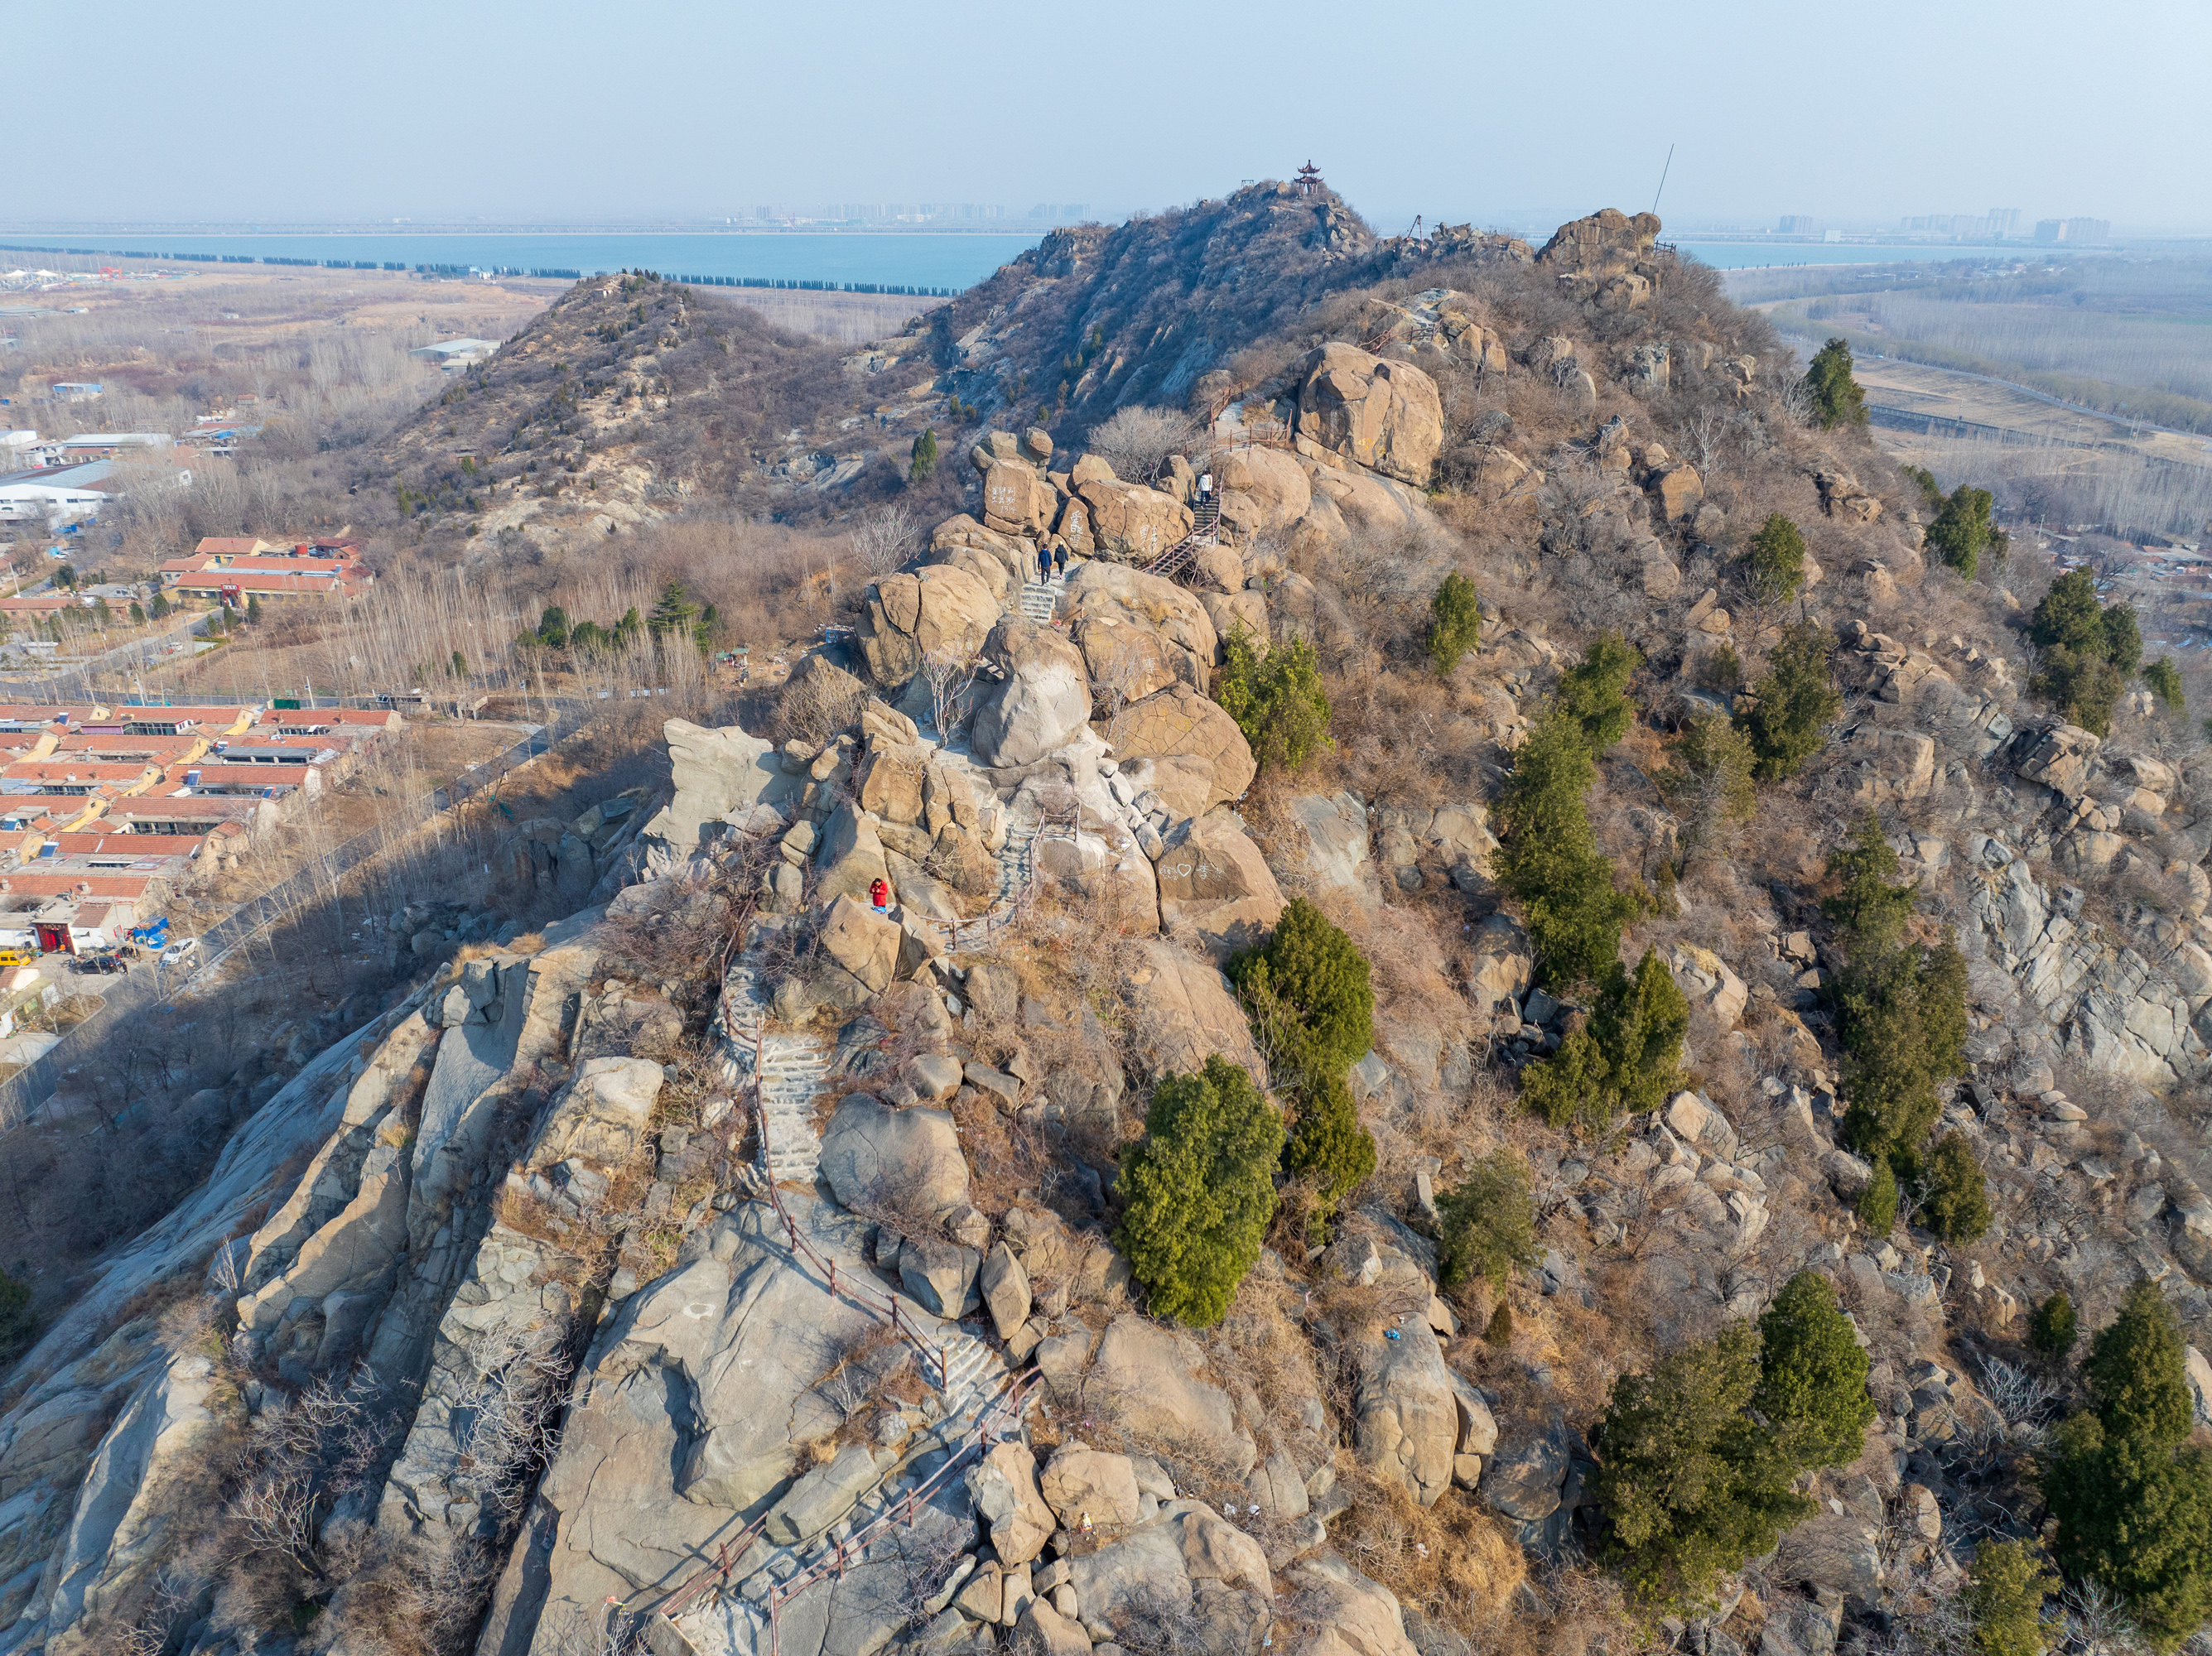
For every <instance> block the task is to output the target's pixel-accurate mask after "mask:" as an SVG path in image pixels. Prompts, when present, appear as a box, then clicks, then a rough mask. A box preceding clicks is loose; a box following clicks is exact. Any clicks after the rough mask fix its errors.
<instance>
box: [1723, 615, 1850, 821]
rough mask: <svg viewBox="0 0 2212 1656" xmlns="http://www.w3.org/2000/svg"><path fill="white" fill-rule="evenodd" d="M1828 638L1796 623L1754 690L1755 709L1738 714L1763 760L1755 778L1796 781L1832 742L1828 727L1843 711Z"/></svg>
mask: <svg viewBox="0 0 2212 1656" xmlns="http://www.w3.org/2000/svg"><path fill="white" fill-rule="evenodd" d="M1829 652H1830V646H1829V640H1828V635H1827V634H1826V633H1825V632H1823V631H1822V630H1821V628H1820V625H1819V624H1818V623H1817V622H1809V621H1799V622H1792V623H1791V624H1790V626H1788V627H1787V628H1784V629H1783V634H1782V638H1781V640H1780V641H1779V642H1778V644H1776V646H1774V649H1773V650H1772V652H1770V653H1769V654H1768V656H1767V658H1766V676H1765V678H1763V679H1761V680H1760V681H1759V682H1758V683H1757V684H1755V685H1753V687H1752V697H1753V701H1752V705H1751V706H1750V707H1747V708H1746V709H1745V710H1744V711H1743V712H1742V713H1739V714H1737V716H1736V719H1737V722H1738V723H1739V724H1741V725H1742V726H1743V731H1744V734H1745V735H1746V736H1747V737H1750V738H1751V747H1752V751H1753V754H1755V755H1757V756H1758V759H1757V763H1756V764H1755V765H1753V769H1752V773H1753V775H1754V776H1756V777H1758V778H1759V780H1760V781H1762V782H1779V781H1783V780H1784V779H1788V778H1790V777H1792V776H1795V775H1796V774H1797V773H1798V772H1799V771H1801V770H1802V769H1803V768H1804V767H1805V762H1806V761H1808V759H1810V758H1812V756H1813V755H1814V754H1816V753H1818V752H1819V751H1820V744H1821V743H1823V742H1825V741H1826V740H1827V727H1828V726H1829V725H1831V724H1832V723H1833V722H1834V720H1835V718H1836V715H1837V714H1838V713H1841V712H1842V711H1843V707H1844V699H1843V697H1842V696H1840V695H1838V694H1837V692H1836V686H1835V680H1834V676H1833V675H1832V673H1831V672H1830V671H1829V668H1828V657H1829Z"/></svg>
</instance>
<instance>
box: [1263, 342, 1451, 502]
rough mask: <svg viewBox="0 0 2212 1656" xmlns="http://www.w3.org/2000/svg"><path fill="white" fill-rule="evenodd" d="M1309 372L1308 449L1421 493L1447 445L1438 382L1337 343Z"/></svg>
mask: <svg viewBox="0 0 2212 1656" xmlns="http://www.w3.org/2000/svg"><path fill="white" fill-rule="evenodd" d="M1297 433H1298V437H1299V439H1300V440H1301V442H1302V443H1309V442H1310V443H1312V444H1314V445H1315V446H1317V447H1319V448H1321V449H1322V450H1324V451H1326V452H1328V453H1329V454H1332V455H1335V456H1339V457H1340V458H1343V459H1346V460H1350V461H1352V462H1353V463H1355V464H1358V465H1362V466H1364V467H1366V468H1367V469H1368V470H1370V471H1378V472H1381V473H1382V474H1383V476H1388V477H1395V478H1397V479H1398V480H1399V481H1400V482H1407V483H1411V484H1413V486H1414V487H1416V488H1421V487H1425V485H1426V484H1427V482H1428V481H1429V473H1430V472H1431V470H1433V469H1434V467H1435V465H1436V459H1437V450H1439V449H1440V448H1442V447H1443V433H1444V422H1443V403H1442V401H1441V400H1440V399H1439V398H1438V397H1437V382H1436V381H1435V380H1433V379H1430V378H1429V376H1428V375H1427V374H1425V373H1422V372H1421V370H1420V369H1419V368H1417V367H1413V365H1412V364H1411V363H1409V362H1397V361H1391V360H1389V358H1386V357H1379V356H1370V355H1368V354H1367V353H1366V352H1365V351H1363V350H1361V349H1359V348H1358V346H1356V345H1346V344H1340V343H1330V344H1327V345H1323V346H1322V347H1321V348H1320V349H1318V350H1316V351H1315V352H1314V353H1313V354H1312V355H1310V356H1309V357H1308V358H1307V359H1306V361H1305V363H1304V382H1303V383H1302V384H1301V385H1299V387H1298V416H1297Z"/></svg>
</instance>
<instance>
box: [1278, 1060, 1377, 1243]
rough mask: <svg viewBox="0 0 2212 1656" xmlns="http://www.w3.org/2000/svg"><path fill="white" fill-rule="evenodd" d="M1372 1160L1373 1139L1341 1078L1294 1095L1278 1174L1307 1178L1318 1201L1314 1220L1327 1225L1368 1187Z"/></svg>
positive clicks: (1374, 1152)
mask: <svg viewBox="0 0 2212 1656" xmlns="http://www.w3.org/2000/svg"><path fill="white" fill-rule="evenodd" d="M1375 1160H1376V1149H1375V1135H1374V1134H1372V1133H1370V1132H1369V1131H1367V1129H1366V1128H1365V1127H1364V1126H1362V1125H1360V1122H1359V1107H1358V1104H1357V1103H1355V1102H1354V1101H1353V1100H1352V1089H1351V1087H1350V1086H1349V1085H1348V1084H1347V1083H1346V1082H1345V1080H1344V1078H1343V1077H1334V1079H1332V1080H1330V1081H1328V1082H1327V1083H1324V1084H1322V1086H1320V1087H1317V1088H1316V1087H1302V1088H1300V1089H1298V1105H1297V1119H1296V1120H1295V1121H1293V1122H1292V1123H1291V1131H1290V1138H1289V1142H1288V1143H1285V1145H1284V1147H1283V1171H1284V1172H1285V1173H1286V1174H1289V1175H1290V1176H1291V1178H1293V1179H1297V1178H1301V1177H1304V1176H1306V1175H1309V1174H1310V1175H1311V1176H1312V1178H1313V1180H1314V1186H1315V1191H1316V1194H1317V1195H1318V1196H1319V1198H1320V1204H1319V1207H1318V1210H1317V1212H1316V1217H1317V1218H1319V1219H1322V1220H1326V1219H1327V1218H1328V1216H1329V1215H1330V1214H1332V1213H1334V1212H1335V1211H1336V1210H1337V1209H1338V1208H1339V1207H1340V1205H1342V1204H1343V1201H1344V1198H1346V1197H1347V1196H1349V1195H1351V1194H1352V1192H1353V1191H1355V1190H1357V1189H1358V1188H1359V1186H1362V1185H1364V1184H1365V1183H1366V1182H1367V1180H1368V1177H1369V1176H1370V1174H1373V1173H1374V1171H1375Z"/></svg>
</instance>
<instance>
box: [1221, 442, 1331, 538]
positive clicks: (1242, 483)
mask: <svg viewBox="0 0 2212 1656" xmlns="http://www.w3.org/2000/svg"><path fill="white" fill-rule="evenodd" d="M1213 476H1214V482H1215V484H1216V486H1217V487H1218V488H1220V490H1221V491H1222V497H1223V503H1222V512H1223V515H1224V516H1225V517H1226V516H1227V515H1228V512H1229V505H1228V497H1229V496H1230V495H1231V494H1235V495H1237V496H1240V497H1241V498H1242V499H1243V500H1248V501H1249V502H1250V503H1251V505H1252V507H1253V519H1254V532H1255V533H1258V534H1270V535H1272V534H1277V533H1279V532H1280V531H1283V530H1285V529H1288V528H1289V527H1290V526H1291V525H1292V524H1294V523H1296V522H1297V520H1298V519H1301V518H1303V517H1304V516H1305V514H1306V509H1307V508H1308V507H1310V506H1311V505H1312V504H1313V485H1312V484H1311V483H1310V482H1307V480H1306V473H1305V468H1304V466H1302V465H1300V464H1298V463H1297V460H1296V459H1295V458H1292V457H1291V456H1290V455H1288V454H1285V453H1284V452H1282V451H1281V450H1279V449H1272V448H1232V449H1229V450H1227V451H1225V452H1223V453H1221V454H1218V455H1217V456H1215V457H1214V460H1213Z"/></svg>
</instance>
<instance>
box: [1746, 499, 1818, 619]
mask: <svg viewBox="0 0 2212 1656" xmlns="http://www.w3.org/2000/svg"><path fill="white" fill-rule="evenodd" d="M1743 564H1744V583H1745V585H1747V586H1749V587H1750V588H1751V592H1752V596H1753V597H1755V598H1757V599H1758V600H1759V602H1760V603H1761V604H1787V603H1789V602H1790V599H1792V598H1794V597H1796V596H1797V594H1798V593H1799V592H1800V591H1802V590H1803V589H1804V585H1805V536H1804V531H1802V530H1800V529H1799V528H1798V527H1797V525H1796V524H1795V523H1794V522H1792V521H1791V520H1790V519H1788V518H1785V517H1784V516H1783V515H1782V513H1779V512H1775V513H1769V514H1768V515H1767V519H1766V521H1765V523H1764V524H1762V525H1759V533H1758V534H1756V535H1754V536H1753V537H1751V544H1750V545H1749V546H1748V547H1747V548H1745V549H1744V555H1743Z"/></svg>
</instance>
